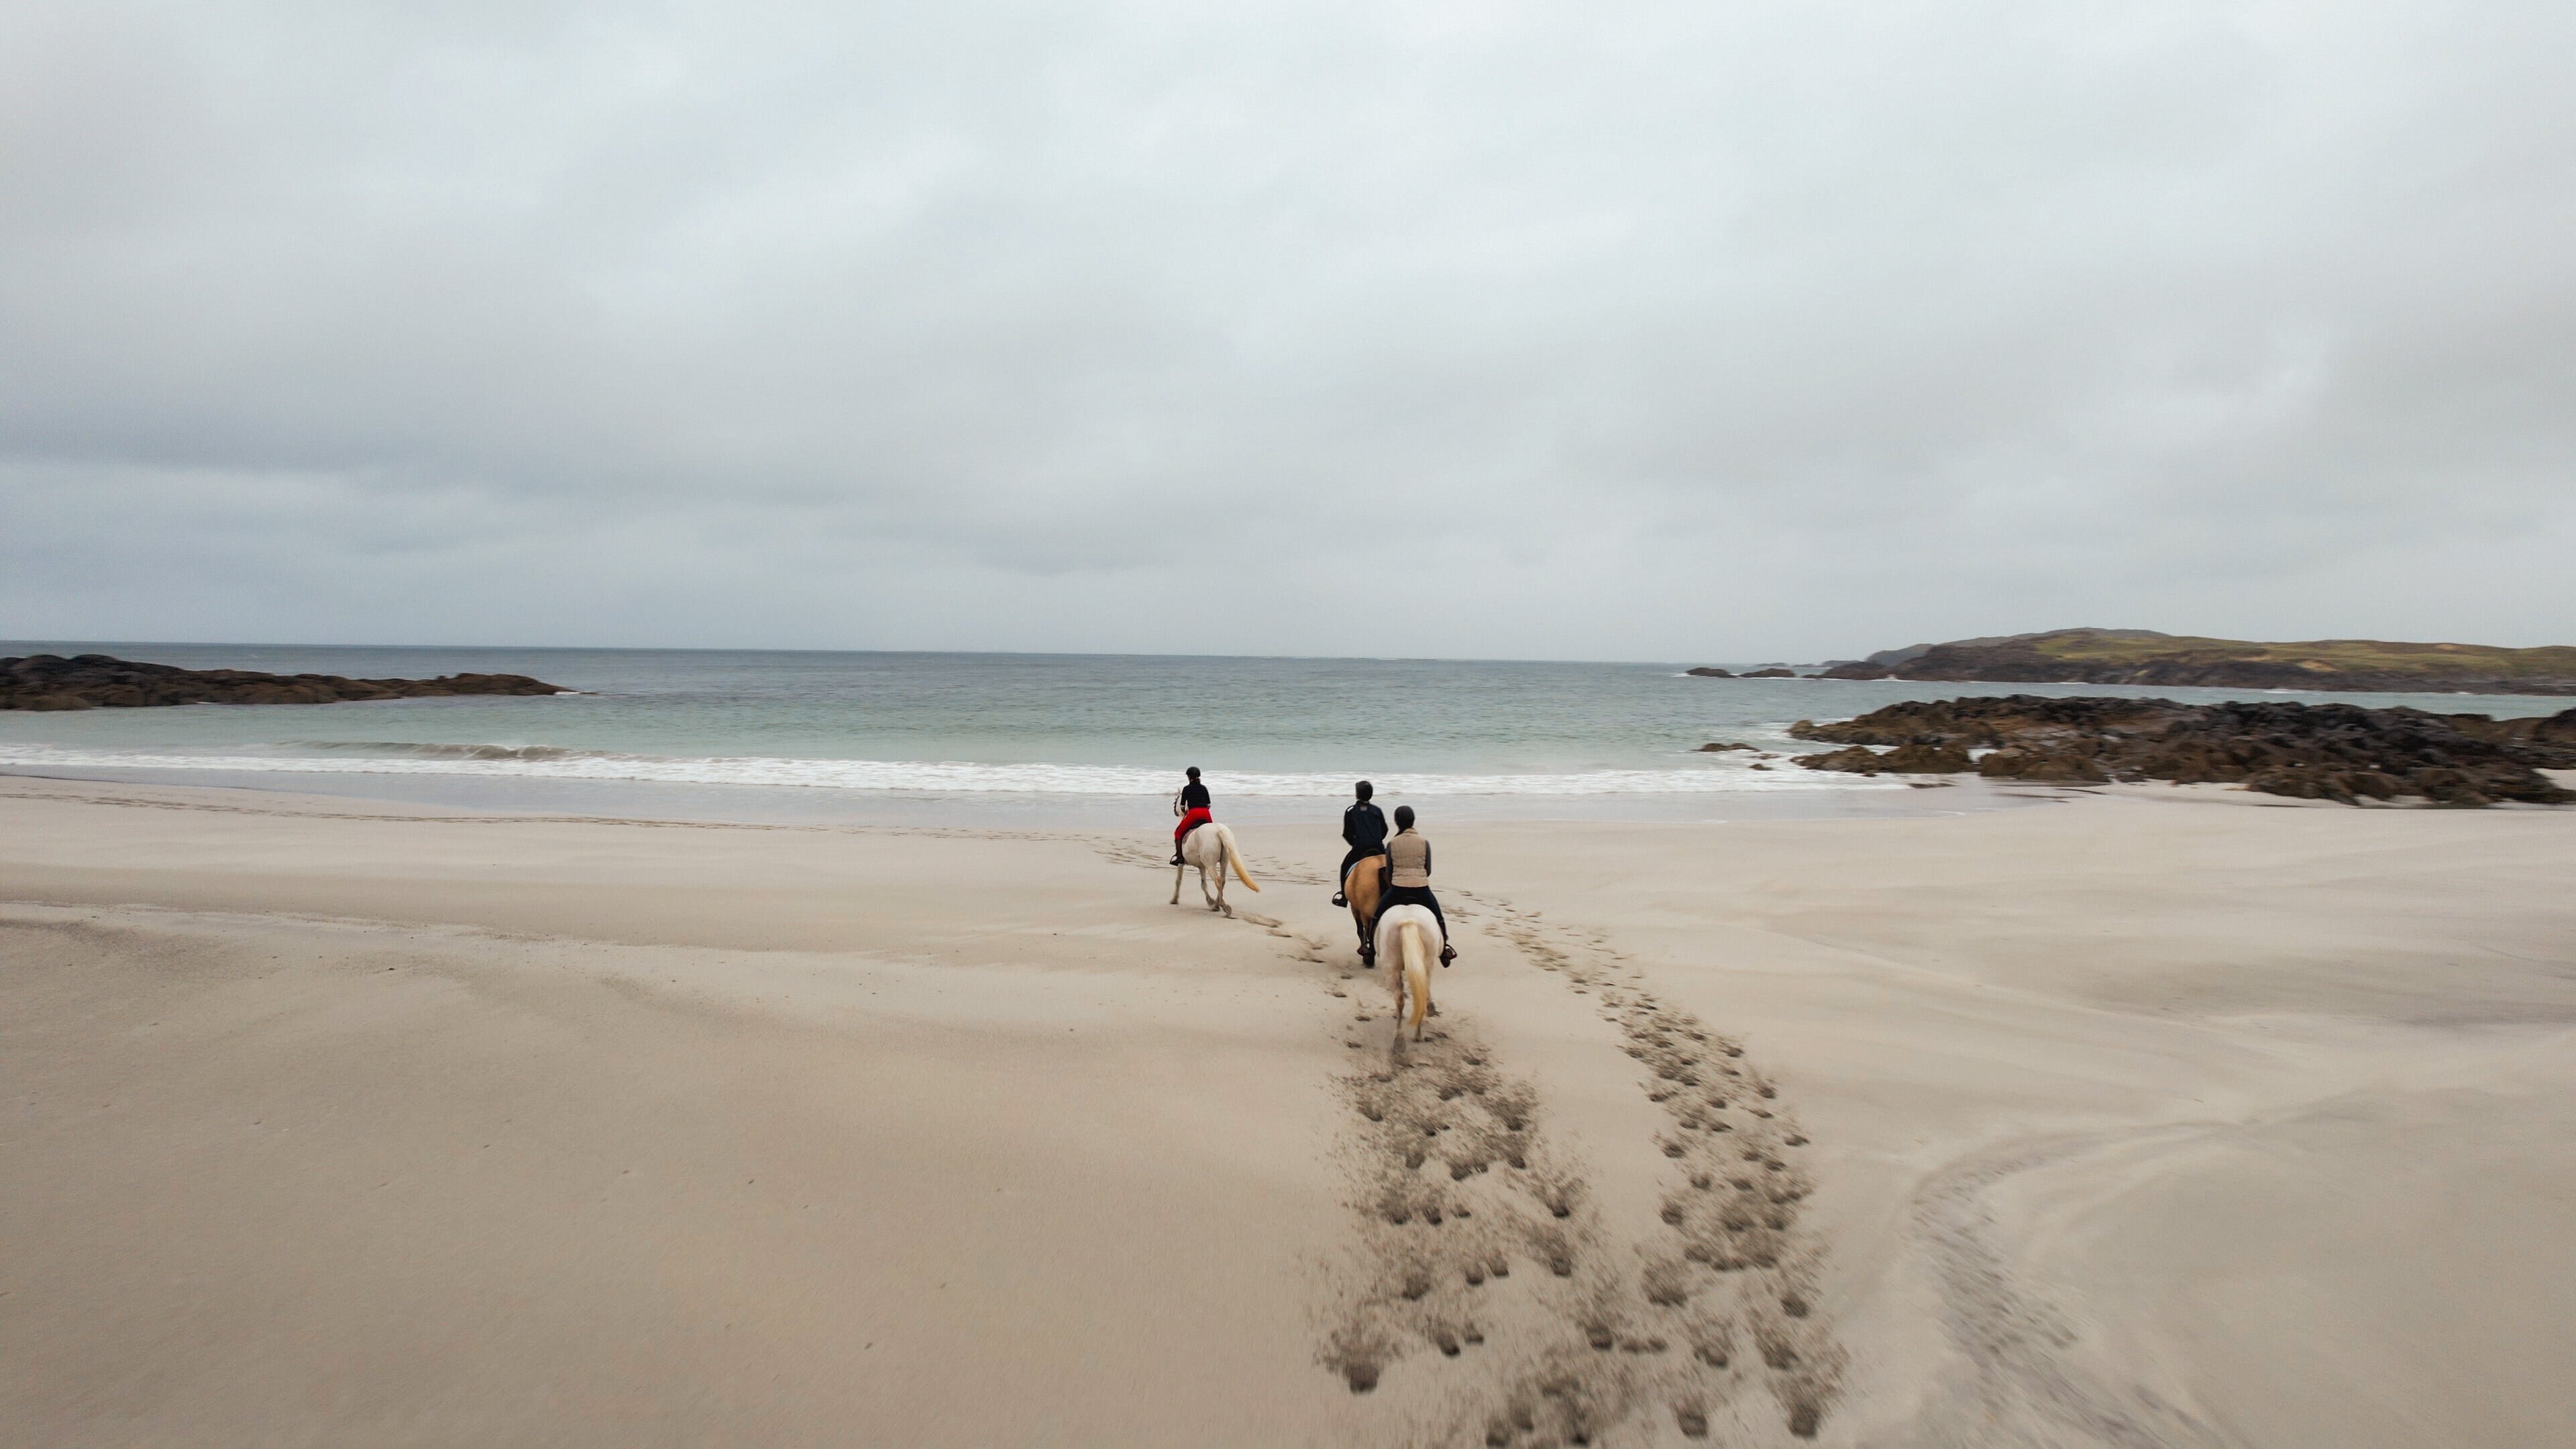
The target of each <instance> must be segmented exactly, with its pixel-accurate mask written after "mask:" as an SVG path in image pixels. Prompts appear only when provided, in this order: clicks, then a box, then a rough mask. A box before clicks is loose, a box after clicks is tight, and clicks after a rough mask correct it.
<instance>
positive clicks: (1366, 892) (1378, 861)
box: [1342, 855, 1386, 963]
mask: <svg viewBox="0 0 2576 1449" xmlns="http://www.w3.org/2000/svg"><path fill="white" fill-rule="evenodd" d="M1385 865H1386V857H1385V856H1384V855H1372V856H1370V857H1368V858H1367V859H1365V860H1360V861H1354V862H1353V863H1352V865H1351V873H1350V874H1349V875H1347V876H1344V877H1343V878H1342V899H1344V900H1346V901H1349V902H1350V903H1351V926H1352V929H1354V930H1355V931H1357V932H1358V933H1359V938H1360V960H1361V961H1362V962H1363V963H1365V962H1370V961H1374V960H1376V959H1377V943H1376V942H1375V941H1372V940H1370V939H1369V922H1371V921H1373V920H1376V919H1377V893H1378V872H1379V871H1380V870H1382V869H1383V868H1384V867H1385Z"/></svg>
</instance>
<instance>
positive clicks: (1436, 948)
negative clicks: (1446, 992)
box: [1377, 906, 1447, 1041]
mask: <svg viewBox="0 0 2576 1449" xmlns="http://www.w3.org/2000/svg"><path fill="white" fill-rule="evenodd" d="M1445 944H1447V943H1446V942H1445V941H1444V940H1443V939H1442V937H1441V934H1440V918H1439V917H1438V916H1435V915H1433V914H1431V908H1430V907H1429V906H1389V907H1387V908H1386V909H1385V910H1383V911H1381V912H1379V913H1378V918H1377V959H1379V960H1380V961H1383V962H1385V963H1386V981H1387V985H1389V986H1391V987H1393V988H1394V989H1395V1034H1396V1036H1397V1037H1399V1038H1401V1037H1402V1036H1403V1035H1404V1028H1405V1027H1406V1026H1407V1025H1408V1024H1409V1025H1411V1026H1412V1028H1413V1039H1414V1040H1415V1041H1420V1040H1422V1018H1424V1017H1426V1016H1428V1015H1430V1014H1431V963H1432V962H1434V961H1437V960H1439V959H1440V948H1441V947H1442V946H1443V945H1445ZM1408 995H1409V996H1411V997H1412V998H1413V1000H1412V1002H1411V1005H1410V1008H1409V1012H1410V1018H1409V1021H1408V1007H1407V1003H1406V1001H1405V998H1406V997H1407V996H1408Z"/></svg>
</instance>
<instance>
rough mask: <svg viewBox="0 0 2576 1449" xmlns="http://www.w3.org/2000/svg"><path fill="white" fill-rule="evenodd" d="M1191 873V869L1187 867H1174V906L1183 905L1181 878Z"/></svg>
mask: <svg viewBox="0 0 2576 1449" xmlns="http://www.w3.org/2000/svg"><path fill="white" fill-rule="evenodd" d="M1189 873H1190V868H1189V867H1188V866H1186V865H1176V866H1173V867H1172V904H1173V905H1176V906H1177V905H1179V904H1180V903H1181V877H1182V876H1185V875H1188V874H1189Z"/></svg>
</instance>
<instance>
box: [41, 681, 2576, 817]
mask: <svg viewBox="0 0 2576 1449" xmlns="http://www.w3.org/2000/svg"><path fill="white" fill-rule="evenodd" d="M84 652H95V653H104V654H113V655H116V656H118V657H120V658H128V659H142V660H151V661H154V662H158V663H165V664H175V665H181V666H185V667H189V668H217V667H231V668H240V669H260V670H268V671H272V672H277V673H290V674H291V673H297V672H304V671H310V672H317V673H327V674H343V675H352V676H358V677H388V676H399V677H405V678H417V677H425V676H430V675H438V674H452V673H456V672H459V671H469V670H470V671H479V672H485V673H513V674H530V675H534V676H536V677H537V678H540V679H543V680H546V681H548V682H550V683H554V684H561V685H565V686H568V687H570V688H572V689H576V690H579V691H581V692H580V693H578V694H574V695H566V696H555V697H547V698H460V699H422V700H399V701H385V702H378V703H364V704H332V705H270V706H232V705H199V706H185V707H178V708H162V709H101V710H89V711H81V712H67V713H46V714H35V713H24V712H14V711H13V712H0V771H6V772H10V773H17V774H37V775H50V776H60V777H74V778H96V779H118V780H133V781H159V782H168V783H192V784H222V785H246V786H252V787H255V788H266V789H275V790H292V791H300V792H306V793H324V794H337V795H350V796H358V797H364V798H375V799H388V800H408V801H416V802H424V803H437V804H453V805H465V806H472V807H477V808H486V809H502V810H521V811H547V812H554V811H569V812H574V813H585V814H611V815H619V816H630V817H631V816H668V817H674V818H690V819H740V820H751V821H798V822H849V823H871V822H882V823H917V822H923V821H932V820H1004V819H1010V820H1031V821H1044V822H1060V823H1068V824H1103V823H1138V822H1142V823H1150V822H1152V821H1154V820H1156V819H1158V818H1163V817H1164V816H1165V814H1166V813H1167V812H1166V809H1165V802H1166V801H1167V800H1168V798H1169V796H1170V794H1171V792H1172V791H1173V790H1174V789H1175V788H1177V787H1178V785H1179V783H1180V774H1181V769H1182V767H1183V766H1186V765H1197V766H1199V767H1200V768H1201V769H1202V770H1204V771H1205V772H1206V775H1207V779H1208V782H1209V784H1210V786H1211V787H1212V788H1213V790H1214V791H1215V793H1216V797H1217V801H1218V817H1219V818H1220V819H1226V818H1236V819H1289V818H1307V817H1313V818H1319V819H1329V818H1330V817H1331V816H1332V815H1333V814H1334V813H1336V812H1337V811H1338V810H1339V808H1340V805H1341V803H1342V802H1344V801H1346V800H1347V799H1348V798H1349V796H1350V787H1351V784H1352V782H1353V781H1354V780H1356V779H1359V778H1362V777H1367V778H1370V779H1371V780H1372V781H1373V782H1374V783H1375V784H1376V785H1377V787H1378V792H1379V795H1380V798H1381V799H1382V800H1385V801H1387V802H1389V803H1394V802H1399V801H1403V802H1410V803H1413V804H1414V805H1415V806H1416V808H1417V809H1419V810H1421V811H1422V812H1423V813H1424V815H1425V818H1426V821H1427V820H1428V819H1430V818H1433V817H1439V816H1447V817H1451V818H1469V817H1472V818H1479V819H1497V818H1533V819H1560V818H1578V819H1582V818H1589V819H1651V820H1699V819H1733V818H1744V817H1755V816H1760V817H1772V818H1777V817H1781V816H1846V815H1873V814H1888V813H1918V812H1922V811H1927V810H1943V811H1946V810H1956V809H1963V808H1996V807H1998V806H2002V805H2006V804H2010V803H2014V802H2016V801H2019V800H2024V799H2027V798H2028V795H2027V793H2026V792H2011V791H2001V792H1999V791H1995V790H1991V789H1985V788H1981V787H1979V786H1978V785H1976V784H1975V783H1974V782H1970V783H1968V784H1965V785H1962V786H1958V787H1952V788H1949V789H1941V790H1921V789H1915V788H1910V787H1909V786H1907V785H1906V784H1905V783H1904V782H1902V781H1900V780H1894V779H1888V778H1877V779H1869V778H1863V777H1859V776H1852V775H1840V774H1829V773H1821V772H1815V771H1808V770H1801V769H1797V768H1795V767H1794V766H1792V765H1790V764H1788V763H1787V762H1786V761H1782V760H1772V761H1769V762H1767V763H1769V764H1771V765H1772V766H1773V768H1771V769H1767V770H1757V769H1755V768H1753V766H1754V765H1756V764H1758V763H1766V762H1763V761H1759V760H1756V759H1755V758H1753V757H1752V756H1751V755H1749V754H1747V753H1745V752H1732V753H1726V754H1704V753H1699V752H1698V748H1699V746H1700V745H1702V744H1705V743H1708V742H1711V741H1740V742H1743V743H1747V744H1751V745H1755V746H1758V747H1759V748H1760V749H1762V750H1764V751H1770V752H1777V753H1794V752H1797V751H1801V750H1804V749H1808V748H1811V747H1810V746H1806V745H1803V744H1801V743H1799V742H1797V741H1794V740H1791V739H1790V738H1789V736H1788V734H1787V729H1788V726H1789V725H1790V724H1791V722H1793V721H1795V720H1798V719H1802V718H1808V719H1834V718H1842V717H1846V716H1849V715H1854V714H1859V713H1862V712H1864V711H1867V710H1871V709H1875V708H1877V707H1879V706H1880V705H1883V704H1887V703H1890V702H1893V701H1895V700H1900V699H1939V698H1951V697H1956V696H1959V695H1963V694H2010V693H2016V692H2019V693H2034V694H2066V695H2072V694H2138V695H2162V696H2165V697H2170V698H2176V699H2184V700H2195V701H2202V700H2219V699H2227V698H2246V697H2255V698H2269V699H2282V698H2288V699H2306V700H2314V701H2340V702H2344V703H2351V704H2363V705H2387V704H2412V705H2415V706H2418V707H2420V708H2425V709H2433V710H2442V711H2449V712H2477V713H2483V714H2491V715H2498V716H2504V715H2523V714H2546V713H2555V712H2556V711H2557V710H2558V709H2560V708H2563V707H2564V706H2565V704H2566V701H2564V700H2553V699H2546V698H2536V697H2529V696H2470V695H2450V694H2442V695H2362V694H2296V693H2285V692H2280V691H2259V692H2254V693H2252V694H2247V693H2245V692H2230V691H2225V690H2206V689H2169V690H2145V689H2134V690H2133V689H2122V688H2119V687H2114V686H2101V685H1957V684H1909V683H1902V682H1894V681H1867V682H1863V681H1844V680H1818V679H1764V680H1741V679H1738V680H1708V679H1695V678H1690V677H1687V676H1685V675H1684V674H1683V673H1682V670H1683V668H1684V667H1685V666H1684V665H1681V664H1672V663H1666V664H1651V663H1644V664H1587V663H1547V662H1504V661H1482V660H1379V659H1268V658H1200V657H1185V656H1136V655H1065V654H931V653H865V652H851V653H806V652H768V651H752V650H743V651H731V650H652V649H512V648H427V647H382V648H368V647H306V646H287V645H210V644H146V643H100V642H77V641H74V642H65V641H21V642H10V643H0V654H11V655H16V654H32V653H53V654H75V653H84ZM1695 662H1719V663H1724V661H1695ZM1725 667H1729V668H1744V667H1751V666H1750V665H1737V664H1727V665H1726V666H1725Z"/></svg>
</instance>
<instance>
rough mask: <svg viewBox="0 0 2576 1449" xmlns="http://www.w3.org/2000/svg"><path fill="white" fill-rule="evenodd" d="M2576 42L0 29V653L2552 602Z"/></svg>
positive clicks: (1446, 627)
mask: <svg viewBox="0 0 2576 1449" xmlns="http://www.w3.org/2000/svg"><path fill="white" fill-rule="evenodd" d="M2571 41H2576V16H2571V15H2570V14H2569V13H2568V12H2566V11H2565V10H2564V8H2563V7H2550V6H2540V5H2502V6H2493V7H2487V8H2485V9H2482V10H2480V11H2478V12H2476V13H2475V14H2473V15H2462V14H2461V13H2459V12H2457V11H2453V10H2446V9H2441V8H2436V7H2432V6H2428V5H2424V4H2420V3H2416V4H2378V5H2365V6H2360V7H2351V6H2346V7H2338V8H2334V9H2327V8H2323V7H2315V6H2308V5H2294V4H2257V5H2251V6H2246V5H2223V6H2222V5H2218V4H2214V3H2204V4H2184V5H2177V6H2168V7H2154V8H2151V9H2148V10H2139V9H2136V8H2134V7H2115V6H2109V5H2089V4H2074V5H2067V4H2037V3H2026V4H2005V3H1989V4H1982V5H1969V6H1963V7H1941V8H1938V9H1937V10H1936V9H1918V10H1912V11H1900V10H1893V9H1887V8H1882V7H1859V6H1848V7H1835V6H1825V7H1818V6H1787V5H1732V6H1715V7H1712V6H1681V5H1646V6H1632V7H1625V8H1622V9H1619V10H1616V11H1609V12H1605V11H1601V10H1599V9H1597V8H1595V9H1592V10H1580V9H1577V8H1575V7H1550V6H1537V5H1511V4H1501V5H1478V6H1467V5H1459V4H1397V5H1391V6H1390V5H1379V6H1357V5H1330V4H1312V5H1282V6H1275V7H1270V8H1267V9H1266V10H1264V11H1262V12H1261V13H1259V14H1257V15H1255V14H1253V13H1251V12H1247V11H1242V10H1239V9H1238V10H1232V11H1210V10H1208V9H1207V8H1205V7H1187V6H1178V5H1173V6H1156V5H1142V4H1129V5H1117V4H1111V5H1098V4H1092V5H1070V4H1065V5H1045V4H981V5H978V4H965V5H958V4H942V5H928V4H921V5H881V6H871V7H865V8H853V7H842V6H827V5H807V6H796V5H779V6H763V7H740V6H732V7H689V6H680V7H665V8H657V9H654V10H651V11H640V10H637V9H635V8H633V7H626V6H612V5H555V6H548V5H538V4H524V5H493V6H484V7H474V6H455V7H407V6H380V7H371V6H363V5H334V6H310V7H307V6H289V5H246V4H245V5H221V4H210V5H205V6H192V7H184V8H168V7H144V6H136V7H118V6H112V5H111V6H102V5H58V6H48V5H43V4H34V3H31V4H26V5H21V6H16V7H12V9H11V10H10V12H9V13H8V15H7V16H6V17H5V18H0V141H4V142H5V146H6V150H5V153H0V187H5V189H6V194H7V196H8V197H9V198H10V205H9V206H8V207H6V208H5V209H0V529H5V530H6V533H5V538H6V542H5V543H0V558H5V560H6V562H7V563H8V570H7V577H6V578H5V579H0V633H12V634H17V635H20V636H33V635H42V636H51V637H68V636H91V637H97V636H111V635H113V636H123V637H137V636H145V637H149V636H159V637H179V636H188V637H235V638H253V637H264V638H324V637H328V638H338V639H381V640H388V641H443V640H446V639H451V638H466V637H471V638H479V639H488V640H492V641H495V642H499V641H517V642H607V643H673V644H778V645H783V646H784V645H792V646H813V645H823V646H829V645H843V646H855V647H865V646H872V645H883V646H890V647H938V646H956V647H1040V648H1103V649H1173V650H1246V651H1282V652H1341V651H1345V650H1348V651H1351V652H1381V653H1384V652H1396V653H1416V652H1439V653H1465V654H1496V655H1555V656H1567V655H1577V656H1596V657H1598V656H1612V657H1665V658H1702V657H1750V656H1752V655H1762V656H1765V657H1771V656H1778V655H1782V654H1806V655H1825V654H1836V653H1849V652H1854V651H1858V650H1862V649H1866V648H1872V647H1880V646H1884V645H1886V644H1890V643H1897V642H1907V641H1910V640H1911V639H1913V638H1917V637H1925V636H1932V635H1946V634H1968V633H1978V632H1994V631H2001V630H2007V629H2014V628H2031V627H2042V626H2047V625H2052V624H2060V623H2067V622H2078V621H2082V622H2097V623H2129V624H2142V625H2147V626H2152V627H2165V628H2174V629H2190V630H2200V631H2208V632H2221V633H2235V634H2253V635H2265V636H2275V637H2285V636H2301V635H2313V634H2320V633H2334V634H2385V635H2396V636H2404V637H2426V636H2447V637H2472V638H2478V639H2482V640H2491V641H2495V642H2519V643H2541V642H2567V641H2570V640H2576V617H2571V615H2576V608H2571V604H2570V601H2569V597H2568V594H2567V591H2566V590H2565V588H2564V586H2563V584H2562V583H2561V582H2560V580H2561V579H2562V578H2563V575H2564V570H2563V564H2562V563H2561V562H2560V561H2561V560H2563V558H2564V557H2565V550H2566V547H2567V545H2568V544H2569V543H2571V542H2576V497H2571V490H2569V489H2568V488H2567V486H2566V483H2565V479H2566V474H2567V460H2568V458H2569V456H2570V444H2571V442H2576V423H2571V422H2570V421H2569V418H2570V416H2571V415H2576V410H2571V409H2569V408H2568V407H2567V406H2566V405H2565V404H2566V399H2567V398H2568V397H2569V396H2570V395H2571V390H2572V389H2571V385H2576V272H2572V271H2571V268H2570V266H2569V264H2568V263H2567V261H2566V260H2565V258H2566V257H2567V256H2568V255H2570V254H2571V250H2570V248H2569V246H2568V245H2567V243H2568V241H2569V239H2570V237H2571V235H2576V225H2571V223H2576V177H2571V174H2570V172H2571V164H2576V99H2571V96H2570V94H2569V91H2568V88H2567V87H2565V86H2564V85H2563V84H2562V83H2561V81H2560V78H2559V77H2558V76H2557V75H2556V74H2555V73H2554V58H2555V57H2563V56H2564V55H2565V54H2567V53H2569V51H2570V42H2571ZM1391 593H1396V594H1401V595H1402V596H1403V597H1405V598H1406V599H1407V600H1408V601H1409V602H1408V606H1407V610H1406V622H1405V624H1404V625H1403V627H1401V628H1398V629H1393V630H1390V628H1389V626H1388V625H1387V624H1386V623H1385V622H1384V604H1383V600H1384V599H1385V598H1386V597H1387V596H1388V595H1389V594H1391ZM459 631H462V632H459ZM1398 636H1400V637H1398Z"/></svg>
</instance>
